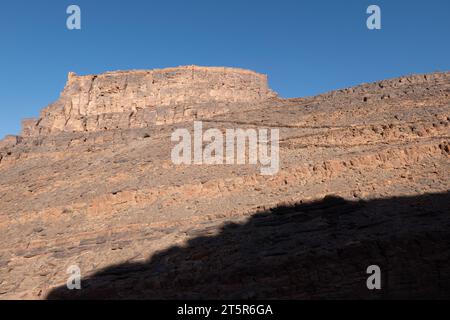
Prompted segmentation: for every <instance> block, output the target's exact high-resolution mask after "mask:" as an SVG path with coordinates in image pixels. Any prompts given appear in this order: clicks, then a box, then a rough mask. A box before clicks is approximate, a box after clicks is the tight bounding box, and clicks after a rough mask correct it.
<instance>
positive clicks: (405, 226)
mask: <svg viewBox="0 0 450 320" xmlns="http://www.w3.org/2000/svg"><path fill="white" fill-rule="evenodd" d="M197 68H198V69H197ZM227 70H230V71H229V72H228V71H227ZM234 70H235V69H224V68H213V69H210V68H205V69H203V68H200V67H182V68H174V69H165V70H162V71H130V72H113V73H107V74H104V75H99V76H81V77H79V76H75V75H74V74H71V75H70V77H69V81H68V84H67V86H66V88H65V90H64V92H63V93H62V95H61V98H60V99H59V101H58V102H56V103H55V104H53V105H51V106H50V107H48V108H47V109H45V110H44V111H43V112H42V114H41V117H40V119H38V120H33V121H30V122H26V123H25V127H24V131H23V133H22V134H21V135H20V136H19V137H14V136H10V137H8V138H7V139H4V140H3V141H2V142H1V145H0V299H10V298H31V299H44V298H47V297H49V298H60V297H64V298H83V297H88V298H96V297H97V298H108V297H111V298H118V299H120V298H209V299H213V298H228V299H231V298H244V299H248V298H250V299H251V298H261V299H264V298H266V299H267V298H367V299H370V298H379V297H382V298H383V297H384V298H409V297H414V298H417V297H425V298H432V297H436V298H442V297H444V298H445V297H448V296H449V294H450V277H449V275H450V264H449V263H448V261H450V259H449V257H450V246H449V245H448V243H449V241H450V240H449V234H450V215H449V214H448V212H449V210H450V208H449V205H450V201H449V193H448V191H449V190H450V178H449V172H450V150H449V146H450V73H449V72H445V73H434V74H429V75H413V76H406V77H400V78H396V79H389V80H383V81H379V82H375V83H370V84H362V85H360V86H356V87H353V88H348V89H343V90H336V91H332V92H329V93H325V94H322V95H318V96H315V97H307V98H299V99H280V98H278V97H276V96H275V95H274V93H273V92H272V91H270V89H268V87H267V80H266V77H265V76H261V75H258V74H255V73H253V72H249V71H242V72H235V71H234ZM192 75H194V79H192ZM224 78H226V79H227V80H226V81H225V80H223V79H224ZM153 81H155V82H154V83H153ZM180 81H181V83H182V84H180ZM159 82H161V84H158V83H159ZM162 83H165V85H163V84H162ZM155 88H157V89H155ZM158 92H159V93H158ZM189 110H191V111H189ZM194 119H197V120H203V124H204V128H205V130H206V129H207V128H217V129H219V130H221V131H224V130H226V129H229V128H231V129H234V128H241V129H249V128H279V129H280V139H279V143H280V152H279V153H280V154H279V156H280V171H279V172H278V174H276V175H274V176H262V175H261V174H260V172H259V170H258V167H257V166H253V165H238V166H234V165H191V166H189V165H174V164H173V163H172V161H171V150H172V147H173V144H172V142H171V139H170V137H171V134H172V133H173V132H174V130H176V129H178V128H188V129H192V126H193V120H194ZM369 264H375V265H379V266H380V267H381V270H382V275H383V278H382V279H383V290H381V291H377V292H374V291H369V290H367V288H366V286H365V285H366V282H365V280H366V273H365V272H366V268H367V266H368V265H369ZM71 265H78V266H79V267H80V269H81V272H82V277H83V278H82V285H83V283H84V284H86V287H85V288H86V290H84V291H83V290H81V291H79V292H72V291H67V288H66V287H65V283H66V281H67V278H68V274H67V268H68V267H69V266H71ZM143 279H145V280H144V281H143ZM83 281H85V282H83ZM55 289H56V290H55Z"/></svg>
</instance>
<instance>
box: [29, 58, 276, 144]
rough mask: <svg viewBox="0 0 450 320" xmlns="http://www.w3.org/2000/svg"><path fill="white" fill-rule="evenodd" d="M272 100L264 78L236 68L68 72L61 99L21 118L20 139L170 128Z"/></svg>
mask: <svg viewBox="0 0 450 320" xmlns="http://www.w3.org/2000/svg"><path fill="white" fill-rule="evenodd" d="M274 97H276V94H275V93H274V92H272V91H271V90H270V89H269V87H268V83H267V77H266V76H264V75H261V74H258V73H256V72H253V71H248V70H242V69H235V68H219V67H197V66H188V67H178V68H169V69H162V70H150V71H122V72H108V73H104V74H101V75H88V76H77V75H76V74H74V73H69V75H68V81H67V84H66V87H65V88H64V91H63V92H62V94H61V97H60V99H59V100H58V101H56V102H55V103H53V104H51V105H50V106H49V107H47V108H46V109H44V110H43V111H42V114H41V117H40V119H27V120H25V121H24V122H23V131H22V135H24V136H33V135H42V134H51V133H56V132H61V131H69V132H71V131H72V132H73V131H99V130H108V129H129V128H142V127H147V126H149V125H153V124H171V123H176V122H181V121H186V120H190V119H196V118H197V117H203V116H213V115H216V114H221V113H224V112H227V111H229V110H230V109H233V108H235V109H236V108H239V107H240V106H241V105H242V104H243V103H258V102H262V101H264V100H267V99H270V98H274Z"/></svg>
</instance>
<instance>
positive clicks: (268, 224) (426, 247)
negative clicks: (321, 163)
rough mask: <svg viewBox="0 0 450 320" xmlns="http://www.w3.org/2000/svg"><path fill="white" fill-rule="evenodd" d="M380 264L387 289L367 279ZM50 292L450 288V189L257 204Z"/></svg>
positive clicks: (117, 295) (265, 295)
mask: <svg viewBox="0 0 450 320" xmlns="http://www.w3.org/2000/svg"><path fill="white" fill-rule="evenodd" d="M370 265H378V266H380V268H381V271H382V290H379V291H370V290H368V289H367V287H366V280H367V277H368V275H367V274H366V269H367V267H368V266H370ZM82 287H83V288H82V289H81V290H78V291H77V290H74V291H69V290H68V289H67V288H66V287H65V286H62V287H59V288H56V289H55V290H53V291H52V292H51V293H50V294H49V295H48V299H322V298H326V299H334V298H344V299H348V298H350V299H353V298H354V299H359V298H363V299H372V298H386V299H392V298H427V299H430V298H448V297H449V296H450V193H445V194H431V195H423V196H417V197H401V198H391V199H379V200H371V201H359V202H349V201H346V200H344V199H341V198H337V197H326V198H325V199H323V200H322V201H318V202H313V203H308V204H298V205H295V206H290V207H277V208H275V209H273V210H270V211H267V212H260V213H256V214H255V215H253V216H251V217H250V218H249V219H248V221H247V222H246V223H244V224H226V225H224V226H223V227H222V228H221V230H220V232H219V233H218V234H217V235H214V236H198V237H196V238H193V239H191V240H190V241H189V242H188V244H187V246H186V247H172V248H170V249H168V250H165V251H163V252H159V253H157V254H155V255H153V256H152V257H151V258H150V259H149V260H148V261H147V262H145V263H125V264H121V265H115V266H111V267H108V268H106V269H104V270H101V271H99V272H98V273H96V274H95V275H93V276H91V277H90V278H88V279H84V280H83V281H82Z"/></svg>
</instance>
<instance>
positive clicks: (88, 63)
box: [0, 0, 450, 137]
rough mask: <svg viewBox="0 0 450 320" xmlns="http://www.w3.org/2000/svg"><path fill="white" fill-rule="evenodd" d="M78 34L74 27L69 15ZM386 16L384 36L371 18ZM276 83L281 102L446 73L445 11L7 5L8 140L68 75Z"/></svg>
mask: <svg viewBox="0 0 450 320" xmlns="http://www.w3.org/2000/svg"><path fill="white" fill-rule="evenodd" d="M70 4H77V5H79V6H80V7H81V10H82V30H81V31H69V30H67V28H66V19H67V16H68V15H67V14H66V8H67V7H68V5H70ZM370 4H377V5H379V6H380V7H381V9H382V29H381V30H379V31H370V30H368V29H367V27H366V19H367V17H368V15H367V14H366V9H367V7H368V6H369V5H370ZM190 64H197V65H206V66H209V65H212V66H236V67H242V68H249V69H253V70H255V71H258V72H263V73H266V74H268V75H269V79H270V84H271V86H272V88H274V89H275V90H276V91H277V92H279V93H280V94H281V95H282V96H283V97H300V96H307V95H314V94H317V93H321V92H324V91H329V90H332V89H337V88H342V87H348V86H352V85H355V84H359V83H361V82H371V81H375V80H380V79H384V78H389V77H395V76H399V75H402V74H410V73H426V72H433V71H437V70H441V71H444V70H450V1H449V0H426V1H425V0H386V1H383V0H370V1H366V0H291V1H288V0H272V1H265V0H180V1H174V0H161V1H153V0H145V1H144V0H126V1H125V0H121V1H119V0H108V1H106V0H72V1H65V0H53V1H51V0H40V1H30V0H14V1H12V0H8V1H7V0H4V1H1V2H0V70H1V72H0V137H3V136H4V135H5V134H17V133H18V132H19V130H20V120H21V119H22V118H25V117H36V116H38V114H39V111H40V109H42V108H43V107H45V106H46V105H47V104H49V103H50V102H52V101H54V100H56V99H57V98H58V96H59V93H60V91H61V90H62V88H63V87H64V84H65V81H66V78H67V73H68V72H69V71H74V72H76V73H78V74H92V73H101V72H104V71H110V70H117V69H152V68H161V67H169V66H178V65H190Z"/></svg>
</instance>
